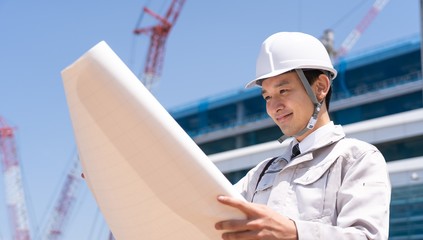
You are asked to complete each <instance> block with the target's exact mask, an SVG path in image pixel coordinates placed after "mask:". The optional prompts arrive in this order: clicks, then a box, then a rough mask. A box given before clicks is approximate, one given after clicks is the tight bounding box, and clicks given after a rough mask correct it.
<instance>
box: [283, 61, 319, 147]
mask: <svg viewBox="0 0 423 240" xmlns="http://www.w3.org/2000/svg"><path fill="white" fill-rule="evenodd" d="M295 72H297V74H298V76H299V77H300V80H301V82H302V83H303V85H304V88H305V90H306V92H307V95H308V97H309V98H310V100H311V102H312V103H313V105H314V110H313V114H312V115H311V118H310V120H309V121H308V123H307V125H306V126H305V127H304V128H303V129H302V130H301V131H299V132H297V133H296V134H293V135H292V137H299V136H302V135H303V134H304V133H306V132H307V131H308V130H310V129H313V128H314V126H315V125H316V122H317V116H318V115H319V112H320V109H321V106H322V103H320V102H319V101H317V98H316V95H315V94H314V92H313V90H312V89H311V86H310V83H308V81H307V78H306V76H305V75H304V72H303V70H302V69H295ZM322 102H323V101H322ZM287 138H288V136H286V135H283V136H282V137H280V138H279V139H278V141H279V142H280V143H282V142H283V141H284V140H285V139H287Z"/></svg>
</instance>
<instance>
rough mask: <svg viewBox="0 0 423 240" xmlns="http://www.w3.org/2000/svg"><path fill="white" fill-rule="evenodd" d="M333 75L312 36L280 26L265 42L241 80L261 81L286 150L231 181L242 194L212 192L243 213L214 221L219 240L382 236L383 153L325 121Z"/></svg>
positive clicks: (385, 212)
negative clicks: (251, 73)
mask: <svg viewBox="0 0 423 240" xmlns="http://www.w3.org/2000/svg"><path fill="white" fill-rule="evenodd" d="M336 74H337V72H336V70H335V69H334V68H333V66H332V63H331V60H330V58H329V56H328V53H327V51H326V49H325V48H324V46H323V44H322V43H321V42H320V41H319V40H317V39H316V38H314V37H312V36H310V35H307V34H304V33H296V32H280V33H276V34H274V35H272V36H270V37H269V38H267V39H266V40H265V41H264V42H263V44H262V48H261V51H260V54H259V57H258V59H257V66H256V79H254V80H253V81H252V82H250V83H248V84H247V87H250V86H254V85H257V86H259V87H261V88H262V95H263V98H264V100H265V101H266V109H267V113H268V114H269V116H270V117H271V118H272V119H273V120H274V122H275V123H276V124H277V125H278V126H279V128H280V129H281V130H282V132H283V133H284V135H285V136H292V137H293V138H290V139H287V140H286V141H290V143H289V146H290V148H289V149H288V150H287V151H286V152H285V153H283V154H282V155H281V156H278V157H276V158H270V159H266V160H264V161H263V162H261V163H260V164H258V165H257V166H256V167H255V168H253V169H252V170H251V171H249V172H248V174H247V175H246V176H245V177H244V178H243V179H241V180H240V181H239V182H238V183H237V184H236V185H235V186H236V187H237V188H238V189H239V191H240V192H241V194H242V195H243V196H244V197H245V199H246V200H247V201H240V200H237V199H234V198H230V197H226V196H219V197H218V201H220V202H221V203H222V204H226V205H228V206H231V207H234V208H238V209H240V210H241V211H243V212H244V213H245V214H246V216H247V219H246V220H231V219H230V220H226V221H222V222H218V223H216V225H215V227H216V229H218V230H224V233H223V234H222V238H223V239H307V240H308V239H387V238H388V235H389V204H390V195H391V187H390V182H389V175H388V172H387V169H386V163H385V159H384V157H383V156H382V154H381V153H380V152H379V151H378V150H377V149H376V148H375V147H374V146H372V145H370V144H368V143H365V142H363V141H360V140H356V139H349V138H346V137H345V134H344V132H343V130H342V127H341V126H338V125H334V124H333V122H331V120H330V117H329V113H328V108H329V101H330V95H331V82H332V80H333V79H334V78H335V77H336ZM294 146H295V147H294ZM291 149H294V150H291ZM291 151H292V153H291Z"/></svg>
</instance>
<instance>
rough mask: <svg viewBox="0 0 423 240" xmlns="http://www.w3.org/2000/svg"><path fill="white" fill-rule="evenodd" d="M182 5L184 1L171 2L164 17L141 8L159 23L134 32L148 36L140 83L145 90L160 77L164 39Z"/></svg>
mask: <svg viewBox="0 0 423 240" xmlns="http://www.w3.org/2000/svg"><path fill="white" fill-rule="evenodd" d="M184 3H185V0H173V1H172V3H171V5H170V7H169V9H168V10H167V12H166V14H165V16H164V17H162V16H160V15H159V14H157V13H155V12H154V11H152V10H151V9H149V8H147V7H144V8H143V13H147V14H149V15H151V16H152V17H153V18H155V19H157V20H158V21H159V23H158V24H157V25H154V26H151V27H144V28H136V29H135V30H134V34H136V35H139V34H147V35H150V46H149V48H148V53H147V59H146V61H145V66H144V75H143V77H142V81H143V83H144V85H145V86H146V88H147V89H150V88H151V87H152V85H153V84H154V83H156V82H157V81H158V79H159V78H160V76H161V72H162V68H163V59H164V52H165V50H164V49H165V43H166V39H167V36H168V35H169V32H170V30H171V29H172V26H174V24H175V22H176V20H177V19H178V16H179V13H180V11H181V10H182V7H183V5H184Z"/></svg>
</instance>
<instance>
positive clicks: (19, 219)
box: [0, 117, 31, 240]
mask: <svg viewBox="0 0 423 240" xmlns="http://www.w3.org/2000/svg"><path fill="white" fill-rule="evenodd" d="M0 156H1V164H2V166H3V176H4V182H5V190H6V205H7V210H8V214H9V220H10V222H11V223H10V225H11V233H12V237H13V239H15V240H29V239H30V238H31V236H30V230H29V219H28V214H27V207H26V203H25V194H24V190H23V185H22V174H21V168H20V165H19V160H18V157H17V153H16V145H15V133H14V128H12V127H10V126H9V125H7V123H6V121H5V120H4V119H3V118H2V117H0Z"/></svg>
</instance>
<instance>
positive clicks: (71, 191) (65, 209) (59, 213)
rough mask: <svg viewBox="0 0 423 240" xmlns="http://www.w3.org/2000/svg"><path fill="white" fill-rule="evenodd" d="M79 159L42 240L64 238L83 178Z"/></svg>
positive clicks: (66, 181) (71, 169) (71, 170)
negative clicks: (65, 228)
mask: <svg viewBox="0 0 423 240" xmlns="http://www.w3.org/2000/svg"><path fill="white" fill-rule="evenodd" d="M79 173H80V166H79V159H78V158H77V159H75V161H73V165H72V167H71V168H70V171H69V172H68V174H67V175H66V178H65V182H64V184H63V186H62V189H61V191H60V195H59V198H58V200H57V202H56V204H55V206H54V209H53V212H52V213H51V214H50V219H49V222H48V223H47V228H46V230H45V232H44V236H43V237H42V239H46V240H58V239H62V238H63V236H64V227H65V225H66V223H67V220H68V219H69V215H70V212H71V210H72V207H73V206H74V203H75V200H76V192H77V190H78V188H79V186H80V182H81V177H80V175H79Z"/></svg>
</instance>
